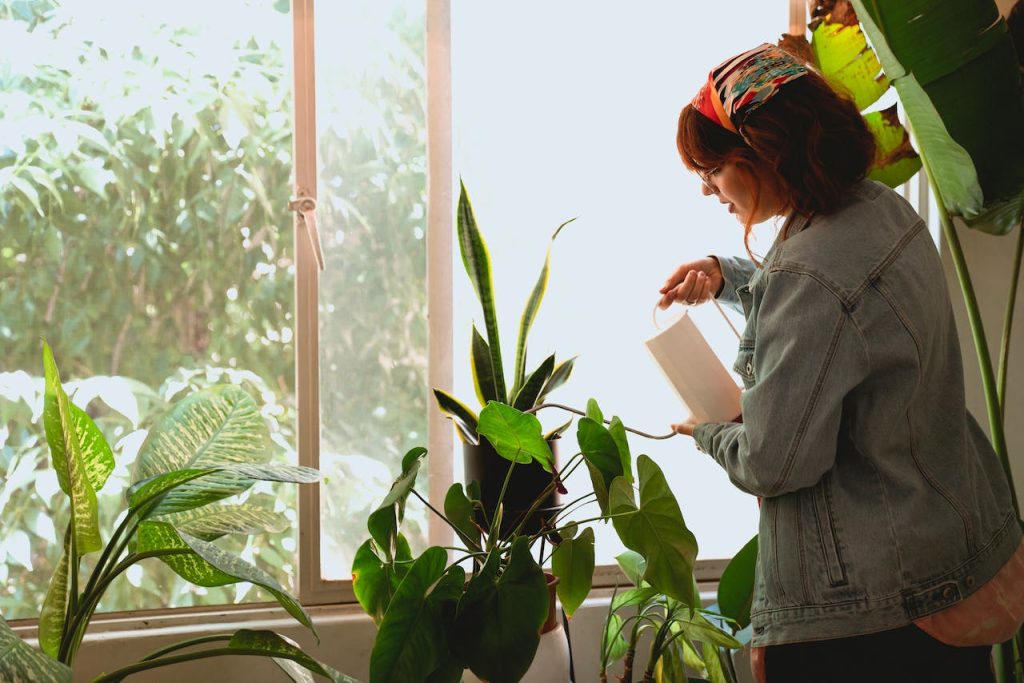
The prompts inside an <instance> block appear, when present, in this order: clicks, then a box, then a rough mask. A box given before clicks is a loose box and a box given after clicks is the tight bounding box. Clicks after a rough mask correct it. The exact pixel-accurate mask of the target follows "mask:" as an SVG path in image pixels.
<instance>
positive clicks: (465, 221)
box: [456, 181, 508, 403]
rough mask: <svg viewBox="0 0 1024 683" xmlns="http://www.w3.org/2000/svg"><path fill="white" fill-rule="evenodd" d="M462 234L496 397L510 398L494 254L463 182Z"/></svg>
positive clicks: (461, 244) (462, 251)
mask: <svg viewBox="0 0 1024 683" xmlns="http://www.w3.org/2000/svg"><path fill="white" fill-rule="evenodd" d="M456 228H457V232H458V237H459V253H460V254H461V255H462V265H463V266H464V267H465V268H466V274H467V275H469V280H470V282H471V283H472V284H473V290H474V291H475V292H476V296H477V299H478V300H479V301H480V307H481V308H482V309H483V313H484V327H485V329H486V330H487V344H488V348H489V350H490V353H491V368H492V372H493V374H494V387H495V391H496V394H497V395H496V400H498V401H501V402H502V403H504V402H506V401H507V400H508V395H507V393H506V391H505V375H504V373H505V371H504V368H503V366H502V363H501V339H500V337H499V335H498V314H497V312H496V310H495V302H494V283H493V282H492V279H491V257H490V254H489V253H488V251H487V243H486V242H484V236H483V234H481V232H480V229H479V228H478V227H477V223H476V216H475V215H474V214H473V204H472V203H471V202H470V201H469V193H468V192H466V185H465V184H464V183H462V182H461V181H460V182H459V206H458V215H457V219H456Z"/></svg>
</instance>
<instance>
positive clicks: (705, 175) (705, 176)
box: [697, 166, 722, 192]
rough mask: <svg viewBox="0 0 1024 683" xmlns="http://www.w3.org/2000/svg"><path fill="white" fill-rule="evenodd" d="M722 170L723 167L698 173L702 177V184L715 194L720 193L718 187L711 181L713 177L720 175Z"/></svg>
mask: <svg viewBox="0 0 1024 683" xmlns="http://www.w3.org/2000/svg"><path fill="white" fill-rule="evenodd" d="M721 170H722V167H721V166H716V167H715V168H713V169H711V170H710V171H700V170H698V171H697V175H698V176H700V180H701V182H702V183H704V184H705V185H707V186H708V188H709V189H711V190H712V191H714V192H718V187H717V186H716V185H715V183H714V182H713V181H712V180H711V177H712V176H716V175H718V173H719V172H720V171H721Z"/></svg>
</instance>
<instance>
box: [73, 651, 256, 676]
mask: <svg viewBox="0 0 1024 683" xmlns="http://www.w3.org/2000/svg"><path fill="white" fill-rule="evenodd" d="M227 655H242V656H252V657H268V656H270V655H268V654H267V651H266V650H256V649H242V648H233V647H218V648H213V649H210V650H203V651H201V652H187V653H184V654H180V655H174V656H173V657H164V658H161V659H153V660H149V661H141V662H136V663H135V664H132V665H130V666H126V667H123V668H120V669H118V670H117V671H112V672H110V673H108V674H102V675H100V676H97V677H96V678H94V679H93V681H92V683H117V682H118V681H121V680H122V679H124V678H125V677H127V676H130V675H131V674H135V673H139V672H140V671H148V670H150V669H156V668H158V667H161V666H169V665H171V664H180V663H181V662H191V661H194V660H197V659H208V658H210V657H223V656H227Z"/></svg>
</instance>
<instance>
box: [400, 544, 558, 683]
mask: <svg viewBox="0 0 1024 683" xmlns="http://www.w3.org/2000/svg"><path fill="white" fill-rule="evenodd" d="M500 563H501V558H500V555H499V551H497V550H494V551H492V552H491V554H490V555H488V557H487V560H486V561H485V562H484V565H483V567H482V568H481V569H480V571H479V572H477V573H476V574H474V575H473V578H472V579H471V580H470V582H469V586H467V588H466V594H465V595H464V596H463V597H462V600H461V601H460V602H459V609H458V613H457V615H456V617H455V625H454V634H453V638H452V642H451V646H452V648H453V649H454V650H455V653H456V655H457V656H458V657H459V658H460V659H461V660H462V661H463V662H464V663H466V664H467V665H468V666H469V668H470V670H472V672H473V673H474V674H476V675H477V676H479V677H480V678H482V679H484V680H487V681H490V683H514V682H515V681H518V680H519V679H520V678H522V677H523V674H525V673H526V670H527V669H529V668H530V664H531V662H533V656H534V654H535V653H536V652H537V645H538V644H539V643H540V628H541V626H543V625H544V620H545V619H546V618H547V613H548V589H547V582H546V580H545V578H544V571H543V570H542V569H541V568H540V566H539V565H538V564H537V562H536V561H535V560H534V559H533V557H532V556H531V555H530V548H529V544H528V541H527V539H526V537H525V536H519V537H517V538H516V539H515V541H513V543H512V550H511V551H510V553H509V560H508V564H507V566H506V567H505V570H504V572H502V573H501V575H500V576H499V575H498V568H499V565H500ZM395 680H398V679H395Z"/></svg>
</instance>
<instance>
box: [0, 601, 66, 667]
mask: <svg viewBox="0 0 1024 683" xmlns="http://www.w3.org/2000/svg"><path fill="white" fill-rule="evenodd" d="M0 674H2V677H0V680H3V682H4V683H71V669H70V668H68V667H67V666H65V665H64V664H61V663H60V662H58V661H57V660H55V659H53V658H51V657H48V656H46V655H45V654H43V653H42V652H40V651H39V650H37V649H35V648H34V647H31V646H29V644H28V643H26V642H25V641H23V640H22V639H21V638H19V637H18V635H17V634H16V633H15V632H14V631H12V630H11V627H10V626H8V625H7V622H6V621H4V620H3V617H0Z"/></svg>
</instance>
